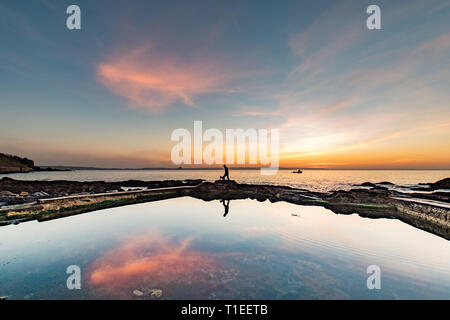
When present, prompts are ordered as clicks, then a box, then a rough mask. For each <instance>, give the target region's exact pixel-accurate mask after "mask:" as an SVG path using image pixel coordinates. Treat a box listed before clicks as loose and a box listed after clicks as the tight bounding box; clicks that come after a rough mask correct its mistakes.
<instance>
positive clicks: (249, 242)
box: [0, 198, 450, 299]
mask: <svg viewBox="0 0 450 320" xmlns="http://www.w3.org/2000/svg"><path fill="white" fill-rule="evenodd" d="M223 214H224V205H223V204H222V203H220V202H219V201H211V202H204V201H201V200H197V199H193V198H179V199H171V200H165V201H159V202H151V203H146V204H138V205H132V206H126V207H120V208H114V209H107V210H101V211H97V212H91V213H87V214H83V215H78V216H72V217H68V218H63V219H58V220H53V221H47V222H43V223H38V222H29V223H23V224H19V225H16V226H14V225H12V226H6V227H2V228H0V296H3V295H7V296H9V298H10V299H60V298H63V299H66V298H68V299H90V298H100V299H102V298H118V299H144V298H147V299H150V298H157V295H156V296H155V295H153V296H151V294H152V292H155V290H153V289H161V290H162V297H160V298H162V299H316V298H319V299H320V298H322V299H326V298H330V299H333V298H343V299H347V298H351V299H358V298H359V299H395V298H412V299H421V298H426V299H428V298H437V299H440V298H446V299H449V298H450V242H449V241H447V240H445V239H442V238H439V237H437V236H434V235H432V234H429V233H426V232H424V231H421V230H418V229H415V228H413V227H411V226H408V225H406V224H404V223H402V222H400V221H398V220H387V219H377V220H373V219H366V218H361V217H359V216H357V215H351V216H344V215H335V214H334V213H332V212H331V211H329V210H326V209H324V208H322V207H307V206H297V205H292V204H288V203H282V202H279V203H273V204H272V203H269V202H264V203H260V202H257V201H254V200H232V201H230V204H229V213H228V215H227V216H226V217H223ZM292 214H297V215H298V216H293V215H292ZM69 265H78V266H80V268H81V274H82V289H81V290H68V289H67V287H66V279H67V276H68V275H67V274H66V268H67V266H69ZM369 265H378V266H380V268H381V271H382V281H381V286H382V288H381V290H368V289H367V287H366V280H367V277H368V275H367V274H366V268H367V267H368V266H369ZM135 290H138V291H139V294H141V293H142V295H140V296H137V295H136V294H135V293H136V291H135ZM133 291H135V293H133Z"/></svg>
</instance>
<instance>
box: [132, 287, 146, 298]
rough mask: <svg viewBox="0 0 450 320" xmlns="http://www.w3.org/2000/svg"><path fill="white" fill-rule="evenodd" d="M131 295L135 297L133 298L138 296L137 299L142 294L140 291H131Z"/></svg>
mask: <svg viewBox="0 0 450 320" xmlns="http://www.w3.org/2000/svg"><path fill="white" fill-rule="evenodd" d="M133 294H134V295H135V296H138V297H140V296H142V295H143V294H144V293H143V292H142V291H141V290H137V289H136V290H134V291H133Z"/></svg>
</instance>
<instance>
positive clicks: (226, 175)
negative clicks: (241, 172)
mask: <svg viewBox="0 0 450 320" xmlns="http://www.w3.org/2000/svg"><path fill="white" fill-rule="evenodd" d="M223 168H224V169H225V174H224V175H223V176H221V177H220V179H222V180H225V177H226V178H227V179H228V181H230V173H229V172H228V167H227V166H226V165H223Z"/></svg>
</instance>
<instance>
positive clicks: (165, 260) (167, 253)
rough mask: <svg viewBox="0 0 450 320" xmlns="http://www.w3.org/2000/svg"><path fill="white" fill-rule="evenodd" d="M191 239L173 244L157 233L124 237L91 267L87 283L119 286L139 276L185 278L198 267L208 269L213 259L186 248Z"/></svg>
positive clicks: (211, 265)
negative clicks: (125, 238)
mask: <svg viewBox="0 0 450 320" xmlns="http://www.w3.org/2000/svg"><path fill="white" fill-rule="evenodd" d="M192 240H193V237H189V238H185V239H183V240H181V241H180V242H178V243H173V242H171V241H170V240H168V239H167V238H166V237H164V236H162V235H161V234H159V233H158V232H155V231H151V232H148V233H146V234H144V235H140V236H133V237H130V238H128V239H127V240H126V241H125V242H124V243H123V244H122V245H120V246H119V247H116V248H113V249H111V250H109V251H107V252H106V253H105V254H103V255H102V256H101V257H100V258H98V259H97V260H96V261H94V262H93V264H92V265H91V270H92V272H91V274H90V277H89V283H90V284H92V285H102V284H104V285H108V286H121V285H126V284H129V282H130V281H133V280H138V279H139V278H142V277H147V276H148V277H154V278H156V279H157V278H161V277H164V278H166V279H167V278H170V277H171V276H175V275H177V276H179V275H182V276H187V275H189V274H193V273H194V272H195V271H196V270H197V269H199V268H212V267H213V264H214V263H213V257H211V256H210V255H208V254H206V253H202V252H197V251H194V250H192V249H190V248H189V247H190V244H191V242H192Z"/></svg>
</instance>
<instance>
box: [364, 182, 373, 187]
mask: <svg viewBox="0 0 450 320" xmlns="http://www.w3.org/2000/svg"><path fill="white" fill-rule="evenodd" d="M361 187H375V184H374V183H372V182H364V183H361Z"/></svg>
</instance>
